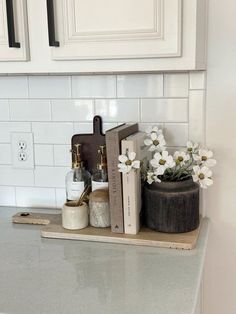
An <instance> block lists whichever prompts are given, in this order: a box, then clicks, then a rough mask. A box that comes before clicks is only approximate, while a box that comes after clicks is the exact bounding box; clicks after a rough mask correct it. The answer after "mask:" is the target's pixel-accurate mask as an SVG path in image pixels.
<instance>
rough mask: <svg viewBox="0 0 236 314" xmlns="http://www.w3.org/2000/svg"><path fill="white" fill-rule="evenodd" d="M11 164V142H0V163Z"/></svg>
mask: <svg viewBox="0 0 236 314" xmlns="http://www.w3.org/2000/svg"><path fill="white" fill-rule="evenodd" d="M10 164H11V144H0V165H10Z"/></svg>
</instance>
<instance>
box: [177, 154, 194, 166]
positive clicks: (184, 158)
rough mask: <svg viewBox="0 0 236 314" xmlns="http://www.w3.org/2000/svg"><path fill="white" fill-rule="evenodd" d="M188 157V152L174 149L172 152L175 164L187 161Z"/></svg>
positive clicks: (182, 163)
mask: <svg viewBox="0 0 236 314" xmlns="http://www.w3.org/2000/svg"><path fill="white" fill-rule="evenodd" d="M189 159H190V156H189V154H186V153H185V152H179V151H176V152H175V153H174V161H175V163H176V165H177V166H178V165H180V166H183V165H184V164H185V162H186V161H188V160H189Z"/></svg>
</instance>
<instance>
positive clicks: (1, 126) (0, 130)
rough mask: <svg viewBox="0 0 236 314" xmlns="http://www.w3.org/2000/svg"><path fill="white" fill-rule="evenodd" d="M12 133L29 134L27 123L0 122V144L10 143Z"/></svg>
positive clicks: (29, 128)
mask: <svg viewBox="0 0 236 314" xmlns="http://www.w3.org/2000/svg"><path fill="white" fill-rule="evenodd" d="M12 132H31V124H30V123H29V122H0V143H10V142H11V133H12Z"/></svg>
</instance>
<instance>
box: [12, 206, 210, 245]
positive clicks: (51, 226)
mask: <svg viewBox="0 0 236 314" xmlns="http://www.w3.org/2000/svg"><path fill="white" fill-rule="evenodd" d="M203 219H204V218H203ZM203 219H200V226H199V227H198V228H197V229H196V230H194V231H191V232H186V233H178V234H171V233H162V232H156V231H153V230H150V229H146V228H142V229H141V230H140V232H139V233H138V234H136V235H129V234H118V233H113V232H111V229H110V228H94V227H90V226H89V227H87V228H85V229H81V230H67V229H64V228H63V227H62V225H61V214H41V213H31V212H29V215H27V216H22V213H17V214H16V215H14V216H13V217H12V221H13V222H14V223H21V224H22V223H23V224H37V225H44V226H43V227H42V229H41V236H42V237H43V238H55V239H68V240H80V241H93V242H107V243H119V244H132V245H142V246H153V247H161V248H172V249H183V250H191V249H194V248H195V246H196V244H197V239H198V236H199V232H200V229H201V224H202V221H203Z"/></svg>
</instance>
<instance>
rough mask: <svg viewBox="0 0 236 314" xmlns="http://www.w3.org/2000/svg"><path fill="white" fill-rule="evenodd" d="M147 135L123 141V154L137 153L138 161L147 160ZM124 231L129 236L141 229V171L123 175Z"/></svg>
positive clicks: (138, 134) (134, 135)
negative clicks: (145, 140) (145, 139)
mask: <svg viewBox="0 0 236 314" xmlns="http://www.w3.org/2000/svg"><path fill="white" fill-rule="evenodd" d="M144 138H145V133H143V132H137V133H135V134H133V135H130V136H128V137H127V138H125V139H123V140H122V141H121V151H122V154H126V153H129V152H135V153H136V160H140V161H144V163H145V160H146V159H147V154H148V151H147V147H146V146H145V145H144ZM122 183H123V209H124V231H125V233H127V234H137V233H138V232H139V229H140V211H141V206H142V202H141V176H140V169H138V170H137V171H135V170H132V171H130V173H122Z"/></svg>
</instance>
